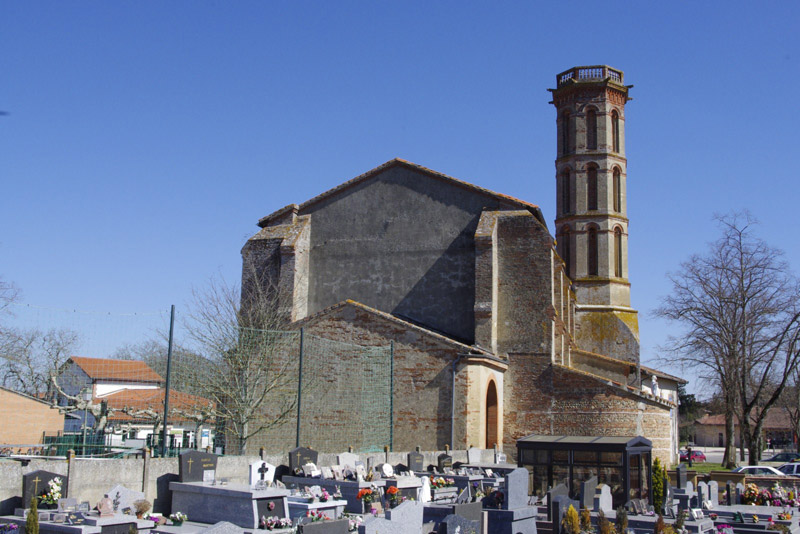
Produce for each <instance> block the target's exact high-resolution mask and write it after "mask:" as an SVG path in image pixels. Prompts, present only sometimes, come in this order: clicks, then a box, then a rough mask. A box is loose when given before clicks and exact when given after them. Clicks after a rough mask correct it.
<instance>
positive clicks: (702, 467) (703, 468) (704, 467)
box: [687, 462, 729, 473]
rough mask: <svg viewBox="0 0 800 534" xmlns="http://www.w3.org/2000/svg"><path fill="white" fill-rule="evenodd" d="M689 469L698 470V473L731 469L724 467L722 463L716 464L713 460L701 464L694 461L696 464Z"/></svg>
mask: <svg viewBox="0 0 800 534" xmlns="http://www.w3.org/2000/svg"><path fill="white" fill-rule="evenodd" d="M687 467H688V466H687ZM689 471H697V472H698V473H710V472H711V471H729V469H725V468H724V467H722V464H715V463H712V462H703V463H700V464H699V463H697V462H694V465H692V467H689Z"/></svg>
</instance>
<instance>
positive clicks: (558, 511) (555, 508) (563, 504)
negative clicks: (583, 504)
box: [548, 484, 580, 529]
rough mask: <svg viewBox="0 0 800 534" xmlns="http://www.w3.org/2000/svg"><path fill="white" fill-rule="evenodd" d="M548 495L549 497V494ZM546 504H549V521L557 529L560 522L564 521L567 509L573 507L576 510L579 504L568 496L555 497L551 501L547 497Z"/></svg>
mask: <svg viewBox="0 0 800 534" xmlns="http://www.w3.org/2000/svg"><path fill="white" fill-rule="evenodd" d="M559 485H561V484H559ZM554 489H555V488H554ZM565 489H566V487H565ZM551 491H552V490H551ZM548 495H550V493H549V492H548ZM548 502H550V503H551V504H550V514H551V515H550V517H551V521H552V522H553V525H558V528H559V529H560V526H561V521H562V520H563V519H564V516H565V515H566V513H567V510H569V507H570V506H573V507H575V510H578V508H579V507H580V503H579V502H578V501H574V500H572V499H570V498H569V495H561V494H559V495H556V496H555V497H553V499H552V501H551V500H550V498H549V497H548Z"/></svg>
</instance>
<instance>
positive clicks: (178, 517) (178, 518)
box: [169, 512, 189, 525]
mask: <svg viewBox="0 0 800 534" xmlns="http://www.w3.org/2000/svg"><path fill="white" fill-rule="evenodd" d="M169 518H170V519H171V520H172V523H173V524H178V525H180V524H181V523H183V522H184V521H187V520H188V519H189V516H187V515H186V514H184V513H183V512H175V513H174V514H170V516H169Z"/></svg>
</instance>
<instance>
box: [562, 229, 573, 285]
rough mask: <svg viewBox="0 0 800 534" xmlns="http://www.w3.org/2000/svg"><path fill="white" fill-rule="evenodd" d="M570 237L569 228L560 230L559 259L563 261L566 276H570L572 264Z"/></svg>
mask: <svg viewBox="0 0 800 534" xmlns="http://www.w3.org/2000/svg"><path fill="white" fill-rule="evenodd" d="M571 237H572V236H571V235H570V233H569V226H565V227H563V228H562V229H561V259H562V260H564V269H565V270H566V272H567V276H570V277H571V276H572V271H571V270H570V266H571V264H572V256H571V253H570V249H571V245H572V243H571Z"/></svg>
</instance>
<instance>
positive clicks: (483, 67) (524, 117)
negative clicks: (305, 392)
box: [0, 1, 800, 378]
mask: <svg viewBox="0 0 800 534" xmlns="http://www.w3.org/2000/svg"><path fill="white" fill-rule="evenodd" d="M798 6H800V4H798V3H797V2H769V3H766V4H759V3H756V2H691V3H689V2H685V3H684V2H681V3H678V2H661V3H654V2H605V3H602V4H598V3H596V2H585V3H584V2H541V3H534V2H502V3H501V2H480V3H478V2H465V1H458V2H455V1H453V2H444V1H442V2H427V1H426V2H388V1H363V2H355V1H344V2H330V1H325V2H301V1H297V2H279V1H270V2H267V1H264V2H187V1H173V2H159V3H157V2H10V1H6V2H2V3H1V4H0V47H1V48H0V50H2V54H0V110H2V111H4V112H6V113H7V115H3V116H0V183H2V195H0V275H2V276H3V277H4V278H5V279H6V280H8V281H12V282H14V283H16V284H17V285H18V286H19V287H20V288H21V289H22V291H23V298H24V300H23V302H25V303H28V304H36V305H40V306H52V307H60V308H70V309H78V310H96V311H103V312H112V313H127V312H148V311H153V310H160V309H166V308H168V306H169V305H170V304H172V303H175V304H176V305H178V307H179V309H181V308H182V307H183V306H184V304H185V303H186V302H187V301H188V300H189V297H190V292H191V288H192V287H193V286H202V285H203V284H204V282H205V281H206V280H207V279H208V278H209V277H210V276H212V275H214V274H215V273H221V274H222V275H223V276H224V277H225V278H227V279H229V280H232V281H235V280H236V279H237V278H238V273H239V269H240V256H239V250H240V248H241V247H242V245H243V244H244V242H245V240H246V239H247V237H249V236H250V235H252V234H253V233H254V232H255V231H256V229H257V228H256V226H255V223H256V221H257V220H258V219H259V218H260V217H262V216H264V215H266V214H268V213H271V212H272V211H274V210H275V209H278V208H280V207H283V206H285V205H286V204H289V203H292V202H298V203H299V202H302V201H304V200H306V199H308V198H310V197H312V196H314V195H316V194H318V193H320V192H322V191H324V190H326V189H328V188H330V187H333V186H335V185H337V184H339V183H341V182H343V181H345V180H348V179H350V178H352V177H354V176H356V175H358V174H361V173H362V172H365V171H367V170H369V169H371V168H372V167H375V166H377V165H379V164H381V163H383V162H385V161H386V160H389V159H391V158H393V157H402V158H404V159H407V160H410V161H413V162H415V163H418V164H421V165H424V166H426V167H429V168H432V169H435V170H437V171H440V172H443V173H446V174H449V175H451V176H454V177H457V178H460V179H462V180H466V181H469V182H472V183H475V184H478V185H480V186H483V187H487V188H489V189H492V190H495V191H498V192H501V193H506V194H510V195H513V196H516V197H519V198H521V199H524V200H527V201H530V202H533V203H536V204H538V205H540V206H541V207H542V209H543V211H544V214H545V217H546V218H547V220H548V223H549V225H550V229H551V231H552V228H553V227H552V220H553V217H554V204H555V179H554V166H553V159H554V157H555V150H556V149H555V142H556V135H555V111H554V109H553V107H552V106H551V105H549V104H548V101H549V93H548V92H547V91H546V89H547V88H549V87H553V86H554V80H555V75H556V74H557V73H558V72H561V71H563V70H566V69H567V68H569V67H571V66H574V65H591V64H609V65H612V66H614V67H617V68H620V69H622V70H624V71H625V80H626V83H629V84H634V85H635V87H634V88H633V89H632V91H631V96H633V98H634V100H633V101H632V102H630V103H629V104H628V106H627V111H626V119H627V123H626V128H627V131H626V133H627V152H628V154H627V155H628V159H629V166H628V197H629V200H628V202H629V203H628V207H629V216H630V220H631V224H630V278H631V282H632V284H633V286H632V299H633V305H634V307H636V308H637V309H639V310H640V314H641V315H640V325H641V336H642V347H643V350H642V356H643V360H645V361H648V360H650V359H651V358H652V357H653V356H655V353H656V346H657V345H658V344H659V343H662V342H663V340H664V338H665V336H666V335H667V333H669V332H670V331H672V332H676V330H675V328H676V327H673V326H670V325H667V324H664V323H662V322H660V321H657V320H655V319H653V318H652V317H651V316H650V312H651V310H652V309H653V308H654V307H655V306H657V304H658V302H659V298H660V297H661V296H663V295H665V294H666V293H667V292H668V291H669V284H668V282H667V281H666V279H665V274H666V273H667V272H668V271H672V270H675V269H677V267H678V265H679V263H680V261H681V260H684V259H686V258H687V257H688V256H689V254H690V253H692V252H698V251H702V250H704V248H705V246H706V243H707V242H708V241H710V240H712V239H713V238H714V237H715V236H716V233H717V230H716V228H715V227H714V225H713V223H712V220H711V217H712V214H713V213H714V212H723V213H724V212H728V211H730V210H732V209H742V208H748V209H750V210H751V211H752V213H753V214H754V215H755V216H756V217H757V218H758V219H760V221H761V223H762V224H761V227H760V230H759V232H760V234H761V235H762V236H763V237H765V238H766V239H767V240H768V241H769V242H770V243H771V244H772V245H774V246H777V247H780V248H783V249H784V250H785V251H786V253H787V259H788V260H789V261H790V262H791V264H792V265H793V267H794V268H795V269H797V268H798V267H800V244H798V239H797V224H796V223H795V222H794V220H793V215H794V214H795V213H796V212H797V203H798V192H800V187H798V184H797V180H798V162H797V159H796V157H795V156H796V154H797V153H798V142H799V141H800V136H799V135H798V131H799V129H800V111H798V110H800V106H799V105H798V104H797V98H796V95H797V91H798V88H799V87H800V46H799V45H800V37H798V35H800V32H798V24H800V8H799V7H798ZM670 329H671V330H670ZM87 355H89V356H104V354H87ZM687 378H690V377H687Z"/></svg>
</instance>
